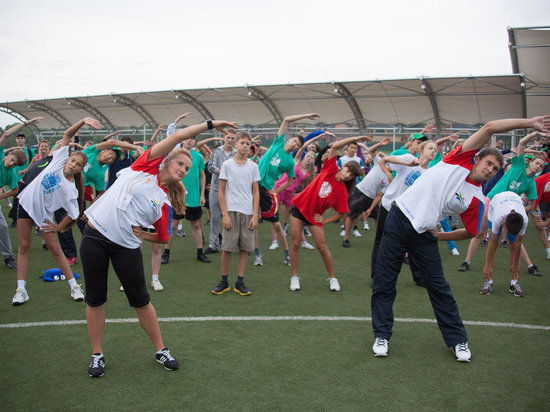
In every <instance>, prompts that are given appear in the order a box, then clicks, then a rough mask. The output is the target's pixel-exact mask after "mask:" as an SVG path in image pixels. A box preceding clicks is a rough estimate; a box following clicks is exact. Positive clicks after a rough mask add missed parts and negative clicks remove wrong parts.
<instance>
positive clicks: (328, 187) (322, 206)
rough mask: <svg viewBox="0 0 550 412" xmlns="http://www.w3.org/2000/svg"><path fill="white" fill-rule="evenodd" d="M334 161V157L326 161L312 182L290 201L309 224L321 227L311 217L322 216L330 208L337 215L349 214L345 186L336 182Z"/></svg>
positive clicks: (336, 171) (336, 170) (336, 169)
mask: <svg viewBox="0 0 550 412" xmlns="http://www.w3.org/2000/svg"><path fill="white" fill-rule="evenodd" d="M336 160H337V158H336V156H334V157H331V158H329V159H327V160H326V161H325V163H323V167H322V169H321V172H320V173H319V175H318V176H317V177H316V178H315V179H314V180H313V182H311V183H310V184H309V185H308V186H307V187H306V188H305V189H304V190H303V191H302V192H301V193H300V194H298V195H297V196H296V197H295V198H294V199H292V203H294V206H296V208H298V210H299V211H300V213H302V215H304V217H305V218H306V219H307V220H308V221H309V222H310V223H311V224H314V225H317V226H323V225H322V224H321V223H319V222H315V221H314V220H313V216H314V215H317V214H319V215H322V214H323V213H324V212H325V211H326V210H327V209H330V208H333V209H334V210H336V212H338V213H347V212H349V208H348V190H347V188H346V185H345V184H344V183H343V182H339V181H338V180H336V173H338V170H339V169H338V165H337V164H336Z"/></svg>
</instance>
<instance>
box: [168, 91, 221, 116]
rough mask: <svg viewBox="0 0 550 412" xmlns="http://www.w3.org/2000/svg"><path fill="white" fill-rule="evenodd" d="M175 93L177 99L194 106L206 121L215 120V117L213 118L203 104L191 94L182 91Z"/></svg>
mask: <svg viewBox="0 0 550 412" xmlns="http://www.w3.org/2000/svg"><path fill="white" fill-rule="evenodd" d="M174 93H176V99H181V100H183V101H184V102H185V103H188V104H190V105H191V106H193V107H194V108H195V109H196V110H198V112H199V113H200V114H201V115H202V117H204V120H208V119H213V118H214V116H212V113H210V111H209V110H208V109H207V108H206V107H205V106H204V104H202V103H201V102H200V101H198V100H197V99H196V98H194V97H193V96H191V95H190V94H189V93H186V92H184V91H182V90H174Z"/></svg>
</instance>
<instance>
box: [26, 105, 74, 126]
mask: <svg viewBox="0 0 550 412" xmlns="http://www.w3.org/2000/svg"><path fill="white" fill-rule="evenodd" d="M26 103H27V106H29V107H30V108H32V109H36V110H41V111H43V112H44V113H47V114H49V115H50V116H52V117H53V118H54V119H55V120H57V121H58V122H59V123H61V126H62V127H65V128H67V129H68V128H69V127H71V122H69V120H67V118H66V117H65V116H63V115H62V114H61V113H59V112H58V111H57V110H55V109H52V108H51V107H50V106H48V105H46V104H44V103H40V102H30V101H26Z"/></svg>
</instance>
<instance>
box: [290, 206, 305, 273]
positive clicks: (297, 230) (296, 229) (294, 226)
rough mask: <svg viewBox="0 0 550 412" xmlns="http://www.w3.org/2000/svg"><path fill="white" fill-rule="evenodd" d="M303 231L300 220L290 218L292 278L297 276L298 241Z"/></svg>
mask: <svg viewBox="0 0 550 412" xmlns="http://www.w3.org/2000/svg"><path fill="white" fill-rule="evenodd" d="M303 229H304V222H303V221H302V220H300V219H297V218H295V217H294V216H292V215H291V216H290V234H291V248H290V271H291V274H292V276H298V266H299V264H300V255H299V253H300V241H301V239H302V233H303Z"/></svg>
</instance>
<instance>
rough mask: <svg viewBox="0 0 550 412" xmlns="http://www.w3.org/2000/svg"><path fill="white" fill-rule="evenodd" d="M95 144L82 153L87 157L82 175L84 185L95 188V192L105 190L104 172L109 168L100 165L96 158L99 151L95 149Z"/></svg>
mask: <svg viewBox="0 0 550 412" xmlns="http://www.w3.org/2000/svg"><path fill="white" fill-rule="evenodd" d="M95 146H96V145H95V144H94V145H92V146H88V147H87V148H86V149H84V150H83V151H82V152H84V154H85V155H86V156H88V163H87V164H86V166H84V170H83V171H82V174H83V176H84V184H85V185H86V186H92V185H93V186H95V190H97V191H101V190H105V172H106V171H107V169H108V168H109V166H108V165H100V164H99V162H98V160H97V156H98V155H99V153H100V150H97V149H96V148H95Z"/></svg>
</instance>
